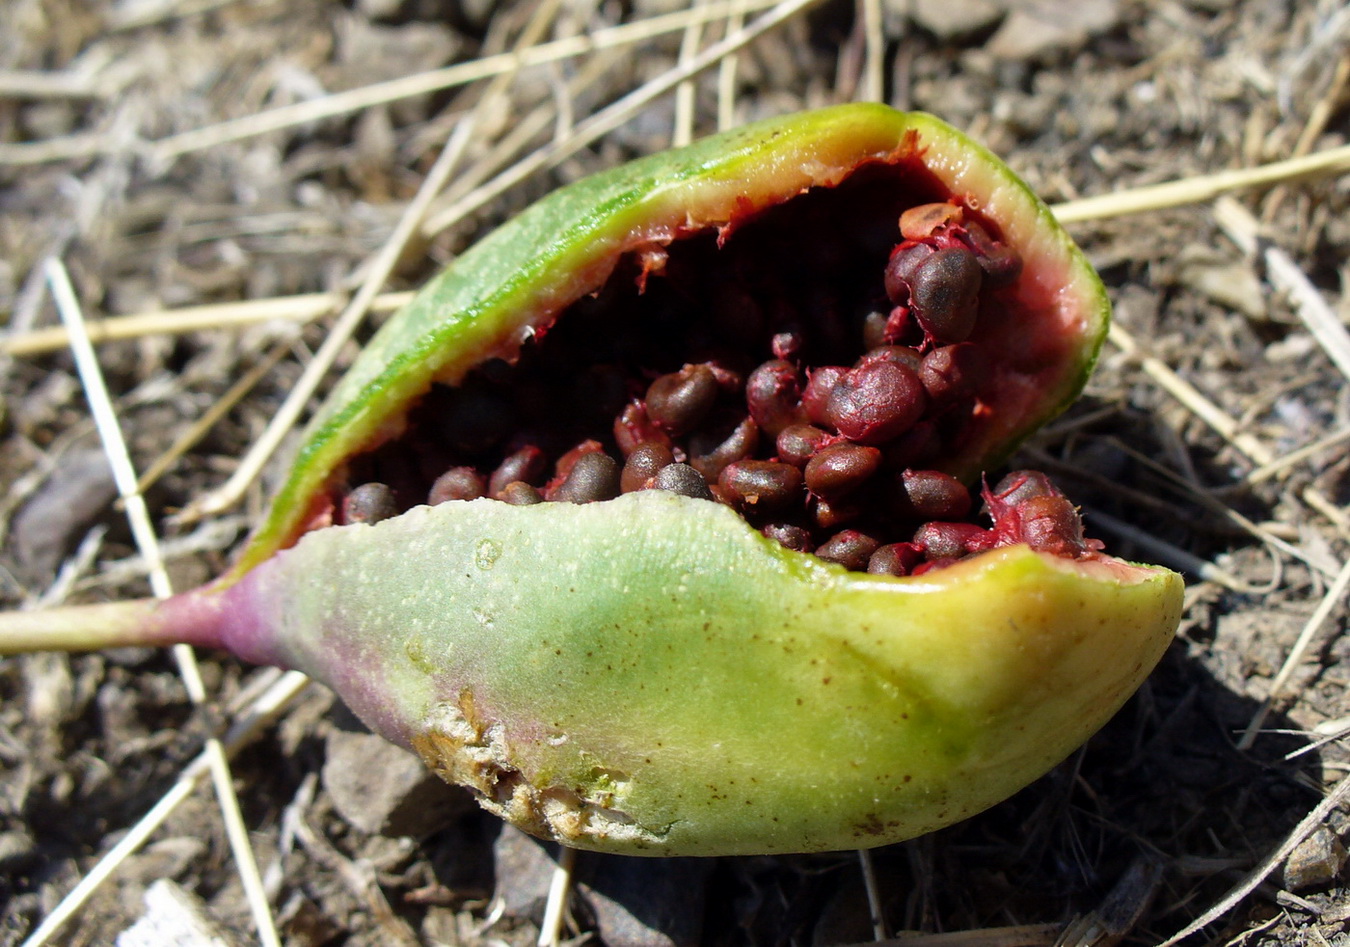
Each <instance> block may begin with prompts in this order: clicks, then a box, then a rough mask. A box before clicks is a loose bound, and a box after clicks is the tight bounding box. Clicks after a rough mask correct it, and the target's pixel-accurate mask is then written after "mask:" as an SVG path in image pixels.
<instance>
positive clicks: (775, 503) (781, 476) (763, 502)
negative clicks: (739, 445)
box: [717, 460, 802, 510]
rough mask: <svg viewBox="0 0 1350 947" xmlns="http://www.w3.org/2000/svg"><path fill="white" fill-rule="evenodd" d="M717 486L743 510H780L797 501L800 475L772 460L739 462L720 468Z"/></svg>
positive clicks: (798, 500) (800, 491) (790, 467)
mask: <svg viewBox="0 0 1350 947" xmlns="http://www.w3.org/2000/svg"><path fill="white" fill-rule="evenodd" d="M717 485H718V486H719V487H721V488H722V492H723V493H724V494H725V495H726V496H727V498H728V499H729V500H731V502H732V503H734V504H735V505H736V506H739V507H741V508H743V509H753V510H780V509H783V508H784V507H787V506H791V505H792V504H794V503H797V502H800V500H801V498H802V472H801V471H800V470H798V469H797V468H796V467H793V466H791V465H790V464H782V463H777V462H775V461H772V460H738V461H736V462H735V463H734V464H728V465H727V466H726V467H725V468H723V470H722V473H721V475H720V476H718V478H717Z"/></svg>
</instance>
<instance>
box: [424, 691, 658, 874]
mask: <svg viewBox="0 0 1350 947" xmlns="http://www.w3.org/2000/svg"><path fill="white" fill-rule="evenodd" d="M504 729H505V728H504V727H503V726H502V725H501V724H500V723H498V722H488V721H486V720H484V719H483V718H482V717H481V715H480V714H479V711H478V709H477V706H476V704H475V701H474V697H473V692H472V691H470V690H464V691H462V692H461V693H460V695H459V699H458V700H457V701H440V702H438V703H436V704H435V705H434V706H433V707H432V708H431V709H430V711H429V712H428V713H427V715H426V718H425V721H424V726H423V727H422V728H421V729H420V731H419V732H418V733H417V734H415V735H414V736H413V737H412V748H413V750H414V751H415V752H416V753H417V754H418V756H420V757H421V758H422V760H423V762H425V763H426V764H427V766H429V767H430V768H431V769H432V771H433V772H435V773H436V775H438V776H440V777H441V778H442V779H444V780H445V781H446V782H448V783H452V784H456V785H460V786H464V787H465V788H467V789H469V790H470V791H472V792H473V793H474V795H475V796H477V798H478V802H479V804H480V805H482V806H483V808H485V809H487V810H488V811H489V812H492V813H493V814H494V815H497V816H499V817H500V818H502V819H505V820H506V821H507V822H510V823H511V824H512V825H514V826H516V827H517V828H520V829H523V830H524V831H526V832H529V833H530V834H532V835H536V836H538V837H540V838H551V839H554V840H556V841H559V842H563V843H567V842H577V841H581V840H583V839H591V840H594V841H607V842H623V843H624V844H628V845H632V846H633V847H634V848H644V847H647V846H648V845H651V846H659V845H660V843H661V841H662V838H663V836H665V835H666V834H667V833H668V832H669V831H670V826H671V824H673V823H669V824H666V825H661V826H656V827H653V826H648V825H639V824H638V823H637V822H635V821H634V820H633V818H632V817H631V816H630V815H628V813H626V812H624V811H623V810H622V809H620V808H617V805H618V804H621V803H622V802H623V799H624V798H625V797H626V796H627V794H628V786H629V781H628V776H627V775H626V774H624V773H620V772H618V771H616V770H610V769H603V768H600V767H596V768H595V769H593V770H592V771H591V775H592V776H593V777H594V782H593V783H592V785H591V786H589V787H582V786H563V785H549V786H536V785H534V784H532V783H531V782H530V781H529V780H528V779H527V778H526V776H525V774H524V773H523V772H521V770H520V769H519V767H517V766H516V765H515V763H514V762H513V753H512V750H511V746H510V744H509V743H508V742H507V740H506V737H505V734H504Z"/></svg>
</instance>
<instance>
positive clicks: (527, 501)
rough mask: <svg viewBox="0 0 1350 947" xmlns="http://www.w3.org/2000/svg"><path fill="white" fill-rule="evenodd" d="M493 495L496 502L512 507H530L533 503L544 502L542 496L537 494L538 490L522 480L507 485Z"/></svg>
mask: <svg viewBox="0 0 1350 947" xmlns="http://www.w3.org/2000/svg"><path fill="white" fill-rule="evenodd" d="M494 495H495V496H496V498H497V499H498V500H501V501H502V502H503V503H509V504H511V505H512V506H532V505H533V504H535V503H543V502H544V495H543V494H542V493H540V492H539V490H538V488H537V487H532V486H530V485H529V484H528V483H525V482H524V481H522V480H515V481H513V482H511V483H508V484H507V485H506V486H504V487H502V488H501V489H500V490H499V491H497V493H496V494H494Z"/></svg>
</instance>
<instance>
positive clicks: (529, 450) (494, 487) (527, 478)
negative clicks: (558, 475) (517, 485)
mask: <svg viewBox="0 0 1350 947" xmlns="http://www.w3.org/2000/svg"><path fill="white" fill-rule="evenodd" d="M547 466H548V458H547V457H545V456H544V452H543V451H542V450H540V449H539V448H538V447H536V446H535V445H533V444H526V445H525V446H524V447H522V448H521V449H520V450H518V451H515V452H514V453H512V454H510V455H508V456H507V458H506V459H505V460H503V461H502V462H501V463H500V464H498V465H497V469H496V470H494V471H492V476H491V477H489V478H488V495H489V496H494V497H495V496H496V495H497V494H499V493H501V492H502V488H504V487H505V486H506V485H507V484H508V483H512V482H514V481H516V480H523V481H524V482H525V483H537V482H538V481H539V478H540V477H542V476H543V475H544V470H545V468H546V467H547Z"/></svg>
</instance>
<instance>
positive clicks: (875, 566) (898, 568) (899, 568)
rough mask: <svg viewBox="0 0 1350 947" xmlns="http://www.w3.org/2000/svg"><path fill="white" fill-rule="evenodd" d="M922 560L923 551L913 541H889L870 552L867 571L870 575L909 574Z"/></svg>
mask: <svg viewBox="0 0 1350 947" xmlns="http://www.w3.org/2000/svg"><path fill="white" fill-rule="evenodd" d="M922 561H923V552H922V551H921V550H920V549H919V547H918V546H916V545H914V544H913V543H890V544H889V545H886V546H882V547H881V548H879V549H878V550H877V551H876V552H874V553H872V558H870V559H868V560H867V571H868V572H869V573H871V574H872V575H895V576H902V575H909V573H910V572H911V570H913V568H914V567H915V566H917V565H918V564H919V563H920V562H922Z"/></svg>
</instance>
